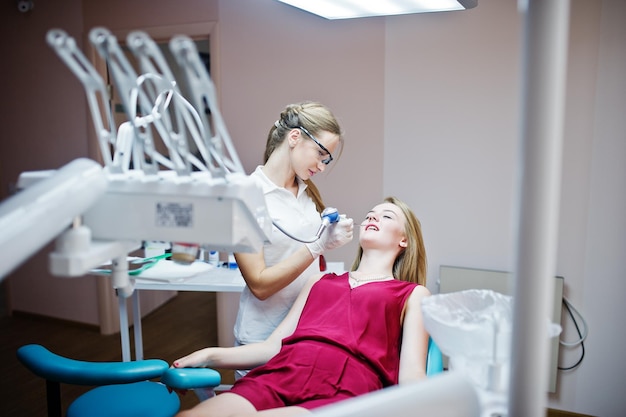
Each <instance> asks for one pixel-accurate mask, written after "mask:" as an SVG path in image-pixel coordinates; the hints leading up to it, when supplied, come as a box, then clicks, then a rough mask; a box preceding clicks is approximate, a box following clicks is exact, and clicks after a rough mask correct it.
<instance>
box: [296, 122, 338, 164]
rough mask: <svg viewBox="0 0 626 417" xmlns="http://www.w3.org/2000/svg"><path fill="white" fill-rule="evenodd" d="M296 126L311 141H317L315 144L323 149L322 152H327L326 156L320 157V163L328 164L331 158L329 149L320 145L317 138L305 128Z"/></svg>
mask: <svg viewBox="0 0 626 417" xmlns="http://www.w3.org/2000/svg"><path fill="white" fill-rule="evenodd" d="M297 128H298V129H300V130H301V131H303V132H304V133H305V134H306V135H307V136H308V137H309V138H310V139H311V140H312V141H313V142H315V143H317V146H319V147H320V149H321V150H323V151H324V152H326V153H327V154H328V158H325V159H322V163H323V164H324V165H328V164H330V163H331V162H332V160H333V156H332V155H331V154H330V151H329V150H328V149H326V147H325V146H324V145H322V144H321V143H320V141H319V140H317V139H315V137H314V136H313V135H312V134H310V133H309V131H308V130H306V129H305V128H303V127H302V126H298V127H297Z"/></svg>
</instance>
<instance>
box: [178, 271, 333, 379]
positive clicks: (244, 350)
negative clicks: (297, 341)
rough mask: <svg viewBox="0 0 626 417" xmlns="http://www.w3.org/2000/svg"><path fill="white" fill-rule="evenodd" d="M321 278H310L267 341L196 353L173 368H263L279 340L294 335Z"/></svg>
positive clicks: (279, 345) (186, 357) (183, 358)
mask: <svg viewBox="0 0 626 417" xmlns="http://www.w3.org/2000/svg"><path fill="white" fill-rule="evenodd" d="M320 277H321V275H315V276H313V277H312V278H311V279H310V280H309V281H308V282H307V284H306V285H305V286H304V288H302V290H301V291H300V294H299V295H298V298H296V301H295V302H294V304H293V306H292V307H291V309H290V310H289V313H287V316H286V317H285V318H284V319H283V321H282V322H281V323H280V324H279V325H278V327H276V329H275V330H274V331H273V332H272V334H271V335H270V336H269V337H268V338H267V340H265V341H263V342H259V343H251V344H249V345H242V346H236V347H227V348H221V347H210V348H204V349H200V350H197V351H195V352H193V353H191V354H189V355H187V356H184V357H182V358H180V359H177V360H175V361H174V367H175V368H225V369H250V368H253V367H256V366H259V365H262V364H264V363H266V362H267V361H269V360H270V359H271V358H273V357H274V355H276V354H277V353H278V351H279V350H280V347H281V344H282V340H283V339H284V338H285V337H288V336H290V335H292V334H293V332H294V330H295V329H296V325H297V324H298V320H300V314H302V310H303V309H304V305H305V303H306V300H307V298H308V296H309V293H310V291H311V287H312V286H313V284H314V283H315V282H317V281H318V280H319V279H320Z"/></svg>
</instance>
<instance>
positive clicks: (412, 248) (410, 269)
mask: <svg viewBox="0 0 626 417" xmlns="http://www.w3.org/2000/svg"><path fill="white" fill-rule="evenodd" d="M383 201H384V202H385V203H391V204H393V205H395V206H397V207H398V208H400V210H401V211H402V213H403V214H404V219H405V222H404V226H405V228H404V232H405V234H406V237H407V245H406V248H404V249H403V250H402V251H400V253H399V254H398V257H397V258H396V260H395V261H394V263H393V275H394V277H396V278H397V279H399V280H401V281H409V282H416V283H418V284H420V285H426V269H427V259H426V248H425V246H424V239H423V237H422V225H421V223H420V221H419V220H418V219H417V217H416V216H415V214H414V213H413V211H412V210H411V209H410V208H409V206H408V205H407V204H406V203H405V202H403V201H402V200H400V199H398V198H396V197H387V198H385V199H384V200H383ZM362 256H363V248H361V247H360V246H359V249H358V252H357V256H356V259H355V260H354V263H353V264H352V271H355V270H356V269H357V268H358V267H359V264H360V263H361V258H362Z"/></svg>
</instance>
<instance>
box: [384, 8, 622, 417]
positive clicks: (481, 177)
mask: <svg viewBox="0 0 626 417" xmlns="http://www.w3.org/2000/svg"><path fill="white" fill-rule="evenodd" d="M625 19H626V6H625V3H624V2H623V1H621V0H605V1H602V2H599V1H597V2H588V1H584V0H574V1H573V2H572V12H571V27H570V50H569V60H568V81H567V107H566V117H565V123H566V126H565V141H564V147H563V172H562V192H561V210H560V224H559V226H560V231H559V247H558V259H557V270H556V271H555V274H558V275H562V276H564V277H565V295H566V296H567V297H568V299H569V300H570V301H572V303H573V304H574V305H575V306H576V307H577V308H578V309H579V310H580V311H581V312H582V313H583V315H584V316H585V319H586V320H587V322H588V323H589V325H590V334H589V338H588V339H587V341H586V344H585V347H586V355H585V359H584V361H583V363H582V366H580V367H579V368H578V369H576V370H575V371H570V372H560V373H559V379H558V386H557V393H555V394H551V395H550V396H549V402H548V403H549V406H550V407H552V408H557V409H562V410H568V411H573V412H577V413H584V414H589V415H594V416H603V417H607V416H608V417H610V416H616V417H617V416H622V415H625V413H626V400H625V399H624V397H623V387H624V383H625V382H626V369H625V365H624V364H623V362H622V361H621V360H619V354H618V352H621V351H623V350H624V348H626V336H624V332H623V331H621V330H622V328H623V326H622V325H621V323H620V321H619V317H621V315H622V314H621V311H622V310H623V309H622V308H621V307H620V305H621V301H622V298H623V296H624V294H626V284H624V280H623V277H624V272H625V269H626V263H625V261H624V256H623V255H624V253H626V242H625V239H626V226H625V220H624V213H626V210H625V207H624V206H625V204H626V194H625V193H624V190H626V184H624V182H625V181H626V168H625V167H626V163H625V162H626V161H625V158H626V149H625V147H626V140H625V139H626V138H625V136H626V133H625V132H626V129H625V126H624V124H625V121H624V109H626V102H625V101H626V76H624V74H626V42H625V41H626V32H625V31H624V29H623V28H622V26H623V24H622V23H623V21H624V20H625ZM521 23H522V21H521V15H520V14H519V13H518V11H517V4H516V2H514V1H502V0H480V1H479V5H478V7H477V8H476V9H473V10H470V11H467V12H463V13H454V14H452V13H450V14H439V15H436V16H428V15H422V16H403V17H393V18H387V19H386V43H385V45H386V47H385V52H386V58H385V155H384V164H385V166H384V187H383V189H384V194H386V195H387V194H394V195H397V196H399V197H401V198H403V199H404V200H406V201H407V202H409V204H410V205H411V206H412V207H413V208H414V209H415V211H416V213H417V214H418V216H419V217H420V219H421V220H422V223H423V227H424V232H425V238H426V244H427V248H428V255H429V284H428V286H429V287H430V288H431V289H433V290H435V291H436V289H437V283H436V281H437V277H438V270H439V266H440V265H456V266H466V267H476V268H486V269H503V270H513V268H514V261H515V259H514V256H515V246H514V244H515V238H516V237H515V236H514V225H515V222H516V220H517V219H516V217H515V216H516V214H515V210H516V207H515V206H514V203H515V201H514V200H515V198H516V190H515V185H516V181H517V175H518V171H517V170H518V163H519V152H518V147H519V139H520V138H519V122H518V120H519V117H520V115H519V114H518V113H519V105H520V103H519V101H520V100H521V98H520V91H519V88H520V79H521V77H520V73H519V69H520V56H521V52H520V45H521V30H522V25H521ZM612 318H613V319H612ZM616 319H617V320H616ZM563 323H564V325H565V332H564V337H565V338H566V339H567V340H574V339H576V338H577V335H576V333H575V328H574V326H573V324H572V323H571V321H567V320H565V319H564V321H563ZM610 352H614V353H613V354H611V353H610ZM607 353H609V354H607ZM579 355H580V348H578V349H565V348H562V349H561V365H562V366H568V365H571V364H573V363H574V362H576V360H577V359H578V357H579Z"/></svg>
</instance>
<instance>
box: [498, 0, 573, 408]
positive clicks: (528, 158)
mask: <svg viewBox="0 0 626 417" xmlns="http://www.w3.org/2000/svg"><path fill="white" fill-rule="evenodd" d="M520 5H521V8H522V13H523V14H524V19H525V22H524V33H523V42H524V44H523V45H522V47H523V49H522V53H523V56H522V65H523V68H522V74H523V75H522V76H523V80H522V97H523V98H522V100H523V102H522V106H521V110H522V115H521V156H522V160H521V168H522V173H521V183H520V188H519V190H520V194H519V199H520V201H519V203H520V205H519V210H520V211H519V213H518V214H519V218H518V246H517V265H516V274H515V292H514V310H513V316H514V317H513V324H514V329H515V330H514V334H513V343H512V346H513V347H512V362H511V378H510V384H509V387H510V388H509V395H510V398H509V413H508V414H509V416H511V417H517V416H524V417H535V416H545V414H546V403H547V391H548V376H549V373H548V366H549V339H548V337H547V326H546V322H547V320H548V318H549V317H551V310H550V307H551V302H552V296H553V292H554V278H553V277H554V275H555V272H556V271H555V269H556V266H555V265H556V249H557V236H558V234H557V232H558V230H557V229H558V215H559V200H560V196H561V192H560V182H561V153H562V141H563V138H562V137H563V114H564V102H565V78H566V63H567V49H568V27H569V0H520Z"/></svg>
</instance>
